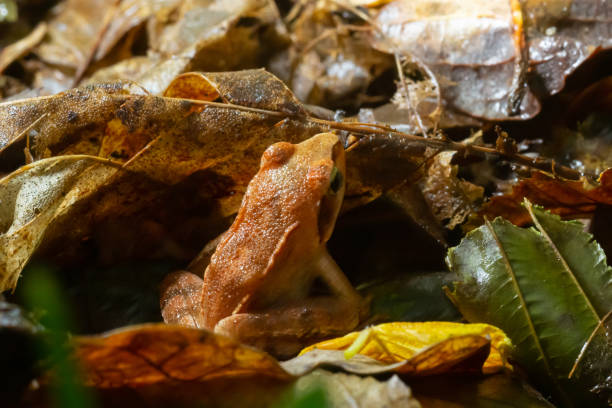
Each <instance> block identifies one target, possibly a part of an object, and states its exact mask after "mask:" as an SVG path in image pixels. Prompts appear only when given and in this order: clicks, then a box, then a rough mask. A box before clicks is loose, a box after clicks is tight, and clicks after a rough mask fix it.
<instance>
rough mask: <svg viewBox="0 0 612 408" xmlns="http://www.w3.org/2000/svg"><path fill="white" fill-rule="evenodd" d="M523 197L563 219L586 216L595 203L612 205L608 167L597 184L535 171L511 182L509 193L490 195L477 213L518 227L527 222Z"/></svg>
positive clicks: (611, 171)
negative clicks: (499, 218) (559, 177)
mask: <svg viewBox="0 0 612 408" xmlns="http://www.w3.org/2000/svg"><path fill="white" fill-rule="evenodd" d="M524 198H527V199H528V200H529V201H531V202H532V203H534V204H537V205H541V206H542V207H544V208H545V209H547V210H549V211H551V212H552V213H553V214H557V215H560V216H561V217H563V218H581V217H589V216H591V215H592V214H593V213H594V212H595V210H596V209H597V206H598V205H612V169H608V170H606V171H604V172H603V173H602V174H601V175H600V177H599V185H598V186H597V187H593V186H588V185H586V184H584V183H582V182H580V181H567V180H562V179H557V178H553V177H551V176H548V175H546V174H544V173H541V172H535V173H534V174H533V175H532V176H531V178H528V179H525V180H522V181H521V182H519V183H518V184H515V185H514V187H513V188H512V192H511V193H509V194H504V195H502V196H495V197H492V198H491V200H490V201H489V202H487V203H486V205H485V206H484V207H483V208H482V210H480V211H479V213H478V215H479V216H481V217H487V218H489V219H493V218H495V217H498V216H503V217H504V218H505V219H507V220H509V221H511V222H512V223H514V224H516V225H519V226H522V225H526V224H529V223H531V217H530V216H529V213H528V212H527V210H526V209H525V208H524V207H523V206H522V202H523V199H524Z"/></svg>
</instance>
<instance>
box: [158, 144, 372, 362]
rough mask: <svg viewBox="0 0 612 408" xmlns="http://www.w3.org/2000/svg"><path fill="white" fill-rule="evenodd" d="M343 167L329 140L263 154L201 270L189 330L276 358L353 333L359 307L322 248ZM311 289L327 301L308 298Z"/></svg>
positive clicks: (334, 214)
mask: <svg viewBox="0 0 612 408" xmlns="http://www.w3.org/2000/svg"><path fill="white" fill-rule="evenodd" d="M344 169H345V165H344V149H343V148H342V145H341V143H340V141H339V140H338V137H337V136H336V135H334V134H332V133H322V134H318V135H316V136H313V137H312V138H310V139H308V140H306V141H304V142H302V143H300V144H297V145H293V144H291V143H286V142H280V143H276V144H274V145H272V146H270V147H269V148H268V149H267V150H266V151H265V152H264V154H263V156H262V159H261V165H260V169H259V172H258V173H257V174H256V175H255V177H253V179H252V180H251V182H250V183H249V186H248V188H247V191H246V194H245V196H244V198H243V201H242V205H241V207H240V210H239V211H238V215H237V216H236V219H235V221H234V223H233V224H232V226H231V227H230V228H229V230H228V231H227V232H225V233H224V234H223V236H222V238H221V240H220V241H219V244H218V245H217V248H216V250H215V253H214V255H213V256H212V258H211V260H210V263H209V265H208V267H207V268H206V272H205V273H204V282H203V285H202V297H201V309H200V310H199V313H198V316H197V319H196V321H194V322H193V325H196V326H200V325H201V326H203V327H205V328H208V329H214V331H215V332H218V333H223V334H226V335H229V336H230V337H233V338H235V339H237V340H239V341H241V342H243V343H247V344H251V345H254V346H258V347H260V348H263V349H265V350H268V351H270V352H272V353H273V354H276V355H283V356H288V355H291V354H293V353H295V352H296V351H298V350H299V348H300V347H302V346H304V345H307V344H308V343H310V342H312V341H316V340H318V339H321V338H324V337H330V336H335V335H341V334H344V333H346V332H347V331H350V330H351V329H353V328H355V327H356V326H357V324H358V323H359V320H360V317H362V316H363V313H364V312H365V311H366V306H365V303H364V301H363V300H362V298H361V297H360V296H359V294H358V293H357V292H356V291H355V290H354V289H353V287H352V286H351V284H350V282H349V281H348V280H347V278H346V277H345V276H344V274H343V273H342V271H341V270H340V268H339V267H338V266H337V265H336V263H335V262H334V260H333V259H332V258H331V256H330V255H329V253H328V252H327V249H326V247H325V244H326V242H327V240H328V239H329V238H330V236H331V234H332V231H333V229H334V224H335V222H336V217H337V216H338V212H339V210H340V205H341V203H342V198H343V195H344ZM179 281H180V279H178V280H177V279H176V278H175V279H174V282H179ZM315 281H320V282H322V283H323V284H324V286H325V287H327V288H328V290H327V293H324V292H323V293H319V294H318V295H317V294H316V293H314V292H313V288H314V287H315V286H317V285H315ZM179 284H180V283H179ZM166 293H167V292H166ZM196 313H197V311H196ZM166 315H167V313H164V318H165V319H166V321H168V320H170V321H172V320H173V319H172V318H168V317H167V316H166ZM174 320H175V321H176V319H174Z"/></svg>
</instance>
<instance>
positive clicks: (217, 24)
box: [88, 0, 286, 94]
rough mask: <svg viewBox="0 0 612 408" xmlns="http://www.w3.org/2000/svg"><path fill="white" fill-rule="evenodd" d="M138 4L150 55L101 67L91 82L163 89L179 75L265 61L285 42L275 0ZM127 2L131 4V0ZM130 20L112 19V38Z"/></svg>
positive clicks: (228, 68) (242, 67) (123, 4)
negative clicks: (123, 82) (131, 83)
mask: <svg viewBox="0 0 612 408" xmlns="http://www.w3.org/2000/svg"><path fill="white" fill-rule="evenodd" d="M132 1H133V0H132ZM127 3H128V4H129V3H130V2H127ZM137 3H139V4H138V7H139V8H138V10H139V11H138V13H140V17H139V18H140V20H145V19H146V20H147V21H148V23H147V35H148V39H149V41H150V45H149V46H150V48H149V52H148V55H147V56H146V57H143V56H134V57H132V58H129V59H124V60H122V61H120V62H118V63H117V64H115V65H111V66H109V67H107V68H104V69H101V70H98V71H97V72H96V73H95V74H94V75H93V76H92V77H91V78H90V79H89V80H88V83H97V82H106V81H117V80H133V81H136V82H137V83H138V84H140V85H141V86H143V87H144V88H145V89H147V90H148V91H149V92H151V93H153V94H161V93H162V92H163V91H164V89H166V87H167V86H168V84H169V83H170V82H171V81H172V80H173V79H174V77H176V76H177V75H179V74H181V73H184V72H188V71H196V70H199V71H229V70H237V69H245V68H255V67H260V66H263V65H265V64H264V60H265V59H266V58H267V57H268V56H269V55H270V54H271V53H272V52H274V51H275V50H277V49H278V48H280V47H281V46H282V45H283V44H284V42H285V41H286V39H285V28H284V27H283V26H282V24H281V23H280V17H279V14H278V10H277V8H276V5H275V3H274V2H273V1H271V0H239V1H232V2H228V1H223V0H218V1H211V2H196V1H190V2H177V1H176V0H173V1H172V0H168V1H166V2H161V3H159V4H163V3H166V4H164V7H163V8H161V7H160V6H159V5H157V4H158V2H155V4H156V5H155V6H151V5H149V4H150V2H148V1H142V0H139V1H137ZM122 7H124V8H129V7H128V5H127V4H126V1H123V2H122ZM147 13H148V14H147ZM135 14H136V13H135ZM145 15H146V16H145ZM127 23H129V25H130V26H133V25H134V22H132V21H129V20H127V21H126V22H125V23H124V24H123V25H119V24H114V23H111V25H110V27H109V30H108V34H107V37H108V36H109V35H110V34H111V33H112V32H113V30H112V29H113V28H115V26H117V27H116V28H117V29H121V30H122V31H125V28H126V27H124V26H125V24H127ZM116 37H117V35H116V34H114V38H116ZM105 39H106V38H105ZM105 39H103V41H102V44H104V40H105ZM107 42H108V41H107ZM263 44H265V46H263ZM106 48H108V47H106ZM100 49H102V46H101V47H100Z"/></svg>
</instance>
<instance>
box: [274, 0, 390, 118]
mask: <svg viewBox="0 0 612 408" xmlns="http://www.w3.org/2000/svg"><path fill="white" fill-rule="evenodd" d="M301 6H302V7H301V10H300V13H299V15H298V16H297V17H296V18H295V19H294V20H293V21H290V24H289V30H290V31H291V33H292V40H293V41H292V44H291V46H290V47H289V49H288V50H287V51H285V52H284V53H282V54H279V55H277V56H275V57H274V59H273V60H272V62H271V64H270V68H271V70H272V72H274V73H276V74H278V76H279V77H280V78H282V79H283V80H284V81H285V82H287V84H288V85H289V86H290V87H291V89H293V91H294V92H295V94H296V95H297V97H298V98H299V99H300V100H302V101H304V102H306V103H310V104H314V105H321V106H326V107H329V108H343V109H351V110H354V109H356V108H359V107H360V106H361V105H363V104H371V103H375V102H378V103H382V102H384V101H385V100H386V99H388V98H389V95H385V94H384V92H385V91H387V90H384V89H376V87H372V86H371V85H372V83H373V82H374V81H376V80H377V79H379V78H380V77H381V76H382V75H383V74H384V73H385V72H388V71H390V70H392V69H393V64H394V63H393V57H391V56H389V55H387V54H384V53H382V52H380V51H377V50H375V49H373V48H372V47H371V46H370V44H369V43H368V41H367V32H366V31H358V30H353V29H354V26H351V24H354V21H347V20H345V19H343V18H342V10H343V8H342V7H341V6H340V5H338V4H335V3H334V2H304V3H303V4H302V5H301ZM296 7H300V5H298V6H296ZM387 92H388V91H387Z"/></svg>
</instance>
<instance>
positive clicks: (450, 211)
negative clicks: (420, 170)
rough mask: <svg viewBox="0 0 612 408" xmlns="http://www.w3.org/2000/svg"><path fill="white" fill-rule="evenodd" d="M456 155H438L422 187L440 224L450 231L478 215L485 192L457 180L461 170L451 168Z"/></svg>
mask: <svg viewBox="0 0 612 408" xmlns="http://www.w3.org/2000/svg"><path fill="white" fill-rule="evenodd" d="M454 154H455V152H441V153H439V154H437V155H436V156H435V157H434V158H433V159H432V162H431V163H430V165H429V166H428V168H427V175H426V176H425V177H424V178H423V179H421V181H420V182H419V185H420V187H421V191H422V192H423V196H424V197H425V199H426V200H427V203H428V204H429V207H430V208H431V209H432V211H433V213H434V215H435V216H436V218H437V219H438V221H439V222H441V223H444V226H445V227H446V228H448V229H451V230H452V229H453V228H455V227H456V226H457V225H459V224H461V223H462V222H463V221H464V220H465V219H466V218H467V217H468V216H469V215H470V214H471V213H472V212H474V211H476V209H477V207H478V204H479V202H480V201H481V200H482V199H483V194H484V188H482V187H480V186H477V185H475V184H472V183H470V182H468V181H465V180H461V179H459V178H458V177H457V172H458V170H459V167H458V166H457V165H453V164H451V160H452V158H453V155H454Z"/></svg>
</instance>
